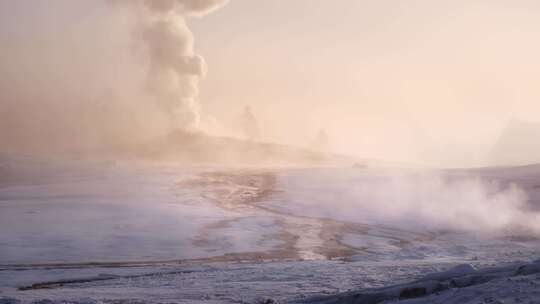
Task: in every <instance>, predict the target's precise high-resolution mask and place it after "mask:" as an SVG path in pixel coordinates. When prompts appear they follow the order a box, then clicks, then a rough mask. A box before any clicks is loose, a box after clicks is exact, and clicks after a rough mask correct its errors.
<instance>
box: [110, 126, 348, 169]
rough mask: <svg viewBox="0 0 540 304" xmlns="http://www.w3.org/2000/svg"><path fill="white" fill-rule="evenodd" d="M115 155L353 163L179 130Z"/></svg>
mask: <svg viewBox="0 0 540 304" xmlns="http://www.w3.org/2000/svg"><path fill="white" fill-rule="evenodd" d="M114 153H115V154H120V155H119V156H122V157H127V158H136V159H144V160H158V161H161V160H167V161H177V162H189V163H217V164H243V165H304V164H333V165H336V164H347V165H350V164H353V163H354V159H353V158H350V157H346V156H339V155H332V154H325V153H321V152H317V151H312V150H308V149H302V148H298V147H291V146H286V145H280V144H274V143H264V142H255V141H248V140H242V139H237V138H232V137H224V136H212V135H207V134H205V133H200V132H186V131H181V130H177V131H174V132H172V133H170V134H168V135H167V136H163V137H160V138H156V139H154V140H152V141H149V142H146V143H143V144H135V145H130V146H122V147H118V148H116V149H115V151H114Z"/></svg>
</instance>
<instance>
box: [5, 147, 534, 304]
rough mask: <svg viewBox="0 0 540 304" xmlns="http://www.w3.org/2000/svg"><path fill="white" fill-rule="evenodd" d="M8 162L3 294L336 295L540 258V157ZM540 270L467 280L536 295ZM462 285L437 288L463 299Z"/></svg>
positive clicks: (151, 297) (126, 297) (116, 297)
mask: <svg viewBox="0 0 540 304" xmlns="http://www.w3.org/2000/svg"><path fill="white" fill-rule="evenodd" d="M0 173H2V174H1V177H0V303H2V302H5V303H9V301H12V300H13V299H17V300H20V301H23V302H32V301H37V300H43V299H50V300H54V301H58V302H61V301H75V302H85V303H86V302H87V303H97V302H114V303H116V302H124V301H127V302H152V303H158V302H160V303H164V302H168V303H169V302H178V303H243V302H244V303H257V302H261V301H262V302H264V301H265V299H270V298H271V299H274V300H277V301H280V302H302V301H303V303H310V301H315V300H314V299H324V301H327V302H325V303H331V302H328V301H330V300H328V299H333V300H335V299H339V297H338V296H335V295H342V294H344V295H346V294H347V292H348V291H349V293H350V292H353V293H354V292H362V291H363V290H372V289H374V288H382V287H383V286H387V285H395V284H402V283H406V282H409V281H413V280H417V279H420V278H422V277H424V276H425V275H426V274H428V273H432V272H437V271H443V270H446V269H449V268H451V267H453V266H455V265H458V264H463V263H468V264H471V265H474V266H475V267H479V268H482V267H488V266H490V267H493V266H497V267H502V266H504V265H510V266H509V267H518V266H519V265H522V263H526V262H531V261H533V260H535V259H537V258H538V257H540V240H539V239H538V238H537V237H536V236H537V235H538V232H539V231H540V230H539V226H538V225H539V223H540V221H539V220H538V219H539V217H538V210H540V202H539V201H538V200H539V199H540V195H539V193H540V192H539V191H540V167H538V166H529V167H519V168H488V169H474V170H473V169H470V170H458V169H456V170H444V171H425V170H424V171H417V170H405V169H389V168H386V169H382V168H378V169H374V168H364V167H354V166H351V167H347V168H231V167H228V168H223V167H222V168H220V167H186V166H179V165H173V164H151V165H149V164H128V163H119V162H80V161H75V160H71V161H66V160H62V161H60V160H50V159H35V158H24V157H17V158H13V157H2V158H0ZM518 261H519V263H521V264H518V266H516V264H513V263H516V262H518ZM512 274H514V273H512ZM535 275H536V274H534V273H533V274H527V275H524V276H522V275H520V276H514V275H512V276H507V277H506V276H505V277H503V276H501V277H499V278H497V279H494V280H492V281H490V282H488V283H485V284H476V285H474V286H470V287H466V288H464V289H463V290H464V292H467V293H469V294H471V295H477V294H480V291H477V290H479V289H481V288H483V287H482V286H486V289H485V290H484V289H482V290H483V291H482V292H484V291H485V293H486V294H483V295H482V296H483V297H486V299H487V298H489V297H490V294H493V295H494V297H495V298H496V297H501V296H500V295H499V296H497V295H496V292H499V293H500V290H502V289H503V288H506V286H507V287H508V288H510V289H511V290H516V288H521V289H520V290H524V291H525V290H527V292H529V293H528V297H529V299H535V298H534V297H535V296H534V295H535V294H536V292H537V291H538V289H537V287H536V283H535V282H536V281H537V279H536V276H535ZM505 282H507V283H505ZM523 282H528V283H523ZM530 282H532V283H530ZM527 284H528V285H527ZM524 285H526V286H525V287H524ZM497 286H498V287H497ZM456 290H458V291H456ZM460 290H462V289H461V288H459V289H456V288H451V289H450V288H449V289H447V290H444V291H443V292H441V293H440V295H429V297H430V299H433V302H435V303H437V301H439V299H441V300H440V301H439V302H440V303H454V302H451V300H450V299H451V298H452V297H455V296H451V295H452V292H454V293H455V292H461V291H460ZM490 290H492V291H493V292H491V291H490ZM324 295H329V296H331V297H330V298H328V297H322V298H321V296H324ZM435 297H440V298H437V299H435ZM2 299H3V300H2ZM343 299H345V298H343ZM426 299H427V298H426ZM463 299H465V298H463ZM478 299H479V298H474V297H473V296H470V297H469V298H467V301H471V302H470V303H478V301H477V300H478ZM505 299H506V300H507V301H508V300H509V299H510V298H509V297H508V296H507V297H506V298H505ZM333 300H332V301H333ZM416 300H417V301H423V300H422V299H421V298H419V299H416ZM510 300H512V301H514V300H515V298H511V299H510ZM409 301H412V300H409ZM474 301H476V302H474ZM531 301H532V300H531ZM332 303H338V302H332ZM366 303H367V302H366ZM413 303H416V302H413ZM421 303H431V302H421ZM455 303H466V301H465V300H464V301H462V302H459V301H458V302H455ZM480 303H481V302H480ZM505 303H506V302H505Z"/></svg>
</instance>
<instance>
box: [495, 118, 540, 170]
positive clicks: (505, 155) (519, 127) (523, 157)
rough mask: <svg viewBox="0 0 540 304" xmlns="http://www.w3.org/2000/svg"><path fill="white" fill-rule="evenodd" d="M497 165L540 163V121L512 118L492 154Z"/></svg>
mask: <svg viewBox="0 0 540 304" xmlns="http://www.w3.org/2000/svg"><path fill="white" fill-rule="evenodd" d="M490 161H491V163H492V164H496V165H525V164H531V163H540V123H530V122H525V121H520V120H516V119H514V120H511V121H510V122H509V123H508V125H507V126H506V128H505V129H504V130H503V132H502V134H501V136H500V137H499V139H498V141H497V142H496V143H495V145H494V147H493V149H492V150H491V154H490Z"/></svg>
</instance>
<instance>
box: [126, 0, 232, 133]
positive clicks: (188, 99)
mask: <svg viewBox="0 0 540 304" xmlns="http://www.w3.org/2000/svg"><path fill="white" fill-rule="evenodd" d="M227 2H228V0H145V1H137V2H131V1H126V2H125V5H124V7H127V8H129V9H131V10H133V12H135V15H136V18H137V20H136V22H137V31H136V33H137V34H136V35H135V36H136V39H137V42H138V43H140V44H141V45H142V46H143V48H144V50H145V54H146V56H147V60H148V62H147V65H148V66H147V72H148V74H147V80H146V82H147V83H146V89H147V90H148V92H149V93H150V95H151V96H152V98H153V99H154V100H155V103H156V104H157V105H158V106H159V107H160V108H161V109H162V110H163V111H164V112H165V113H166V114H167V115H168V116H169V117H170V120H171V124H172V127H173V128H193V127H197V125H198V124H199V121H200V115H199V105H198V102H197V97H198V94H199V92H198V84H199V80H200V79H201V77H203V76H204V75H205V73H206V63H205V61H204V58H203V57H201V56H200V55H198V54H195V52H194V49H193V43H194V38H193V34H192V32H191V31H190V30H189V28H188V26H187V24H186V19H187V18H189V17H202V16H204V15H206V14H209V13H211V12H212V11H214V10H216V9H218V8H220V7H222V6H223V5H225V4H226V3H227Z"/></svg>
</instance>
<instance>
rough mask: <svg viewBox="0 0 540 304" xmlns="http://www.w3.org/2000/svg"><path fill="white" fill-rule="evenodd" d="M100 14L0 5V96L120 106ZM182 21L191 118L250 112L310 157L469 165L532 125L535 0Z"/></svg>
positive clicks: (118, 56)
mask: <svg viewBox="0 0 540 304" xmlns="http://www.w3.org/2000/svg"><path fill="white" fill-rule="evenodd" d="M110 10H111V9H110V6H109V5H108V4H106V3H105V2H101V1H76V2H71V1H66V0H51V1H30V0H22V1H15V0H13V1H2V2H0V35H1V36H0V38H1V39H2V42H3V45H4V47H3V48H2V55H1V56H0V64H1V67H2V70H3V71H4V73H3V76H2V78H1V80H2V82H1V83H0V85H2V86H3V87H9V88H11V89H12V90H15V89H13V87H14V86H13V83H18V84H20V85H21V86H25V85H28V87H27V88H25V89H29V90H36V89H35V87H39V86H40V85H43V86H44V87H47V89H46V90H41V91H39V95H40V96H44V95H45V97H44V99H47V98H49V99H54V100H59V99H61V98H53V97H54V96H55V94H56V93H55V92H56V91H55V90H53V89H50V87H49V86H48V85H47V84H48V83H53V82H54V81H56V83H64V89H66V90H67V88H69V90H72V91H73V92H74V93H73V95H76V96H79V95H80V96H82V97H81V98H79V99H84V97H87V95H92V96H109V95H108V94H109V92H110V91H114V92H115V93H114V94H112V95H115V96H116V97H115V98H117V99H122V98H124V97H125V96H124V95H130V93H126V92H127V91H130V90H132V89H133V87H132V83H131V81H128V80H131V78H132V77H133V76H132V75H133V73H132V71H133V70H137V67H129V68H126V66H127V65H129V63H128V62H127V61H128V60H127V59H125V58H126V57H128V56H129V54H128V53H127V51H128V48H129V39H128V38H129V37H128V36H129V35H128V33H129V31H128V30H126V29H125V28H123V26H124V25H125V24H124V23H123V22H122V21H121V20H120V19H118V16H117V15H115V14H113V13H111V12H110ZM188 23H189V26H190V28H191V29H192V31H193V33H194V36H195V40H196V41H195V49H196V51H197V53H199V54H201V55H203V56H204V57H205V58H206V61H207V63H208V75H207V77H206V79H204V80H203V81H202V83H201V86H200V94H201V95H200V103H201V108H202V112H203V116H204V117H213V118H215V120H216V121H217V122H218V124H219V125H221V126H223V127H222V128H223V129H228V128H231V126H232V125H234V119H235V118H237V117H238V114H239V113H240V112H241V110H242V108H243V106H244V105H251V106H252V108H253V112H254V113H255V115H256V116H257V117H258V119H259V120H260V125H261V126H260V129H261V132H262V135H263V138H264V139H265V140H269V141H276V142H282V143H289V144H296V145H309V142H311V141H312V139H313V138H314V137H315V135H316V134H317V132H318V131H319V130H320V129H325V130H326V131H327V133H328V134H329V137H330V141H331V145H332V147H333V149H334V150H335V151H336V152H342V153H347V154H353V155H357V156H362V157H370V158H383V159H394V160H403V161H411V162H421V163H430V164H435V165H445V166H469V165H483V164H486V163H488V161H489V159H490V151H491V149H492V147H493V145H494V144H495V143H496V142H497V139H498V138H499V136H500V134H501V132H502V130H503V129H504V127H505V126H506V124H507V123H508V122H509V121H510V120H511V119H518V120H524V121H530V122H540V103H539V100H540V86H538V81H539V79H540V77H539V76H540V75H539V74H540V59H539V56H538V55H537V54H540V42H539V40H538V33H539V32H540V3H539V2H538V1H526V0H521V1H510V0H505V1H503V0H492V1H487V0H469V1H433V0H411V1H397V0H394V1H389V0H373V1H358V0H337V1H330V0H292V1H274V0H256V1H254V0H231V1H230V3H229V4H228V5H227V6H226V7H224V8H222V9H221V10H219V11H217V12H215V13H213V14H211V15H208V16H206V17H204V18H201V19H190V20H189V21H188ZM119 51H122V52H119ZM29 76H30V77H29ZM14 79H15V80H17V81H15V80H14ZM51 79H52V80H51ZM75 79H77V80H81V79H83V81H75ZM104 79H106V80H107V81H104ZM22 80H24V81H22ZM65 82H69V83H70V84H71V85H70V86H65ZM44 83H45V84H44ZM104 92H105V93H104ZM25 94H28V93H27V92H26V93H25ZM6 100H7V99H6V96H3V100H2V102H3V103H5V102H6ZM62 102H64V101H62ZM89 102H92V101H89ZM24 107H25V108H24V109H23V110H21V111H19V112H25V111H26V109H31V112H40V111H41V110H42V109H41V108H40V107H41V103H38V102H30V104H27V105H24ZM10 109H11V110H10V111H12V109H13V107H12V108H10ZM19 110H20V109H19ZM6 113H7V112H6V111H4V113H3V115H8V114H6ZM9 116H13V115H12V113H10V114H9ZM16 124H17V122H16V121H15V122H13V123H12V124H11V125H10V128H13V125H16ZM148 124H159V122H158V120H152V119H148ZM532 126H534V125H532ZM536 132H538V131H536ZM518 136H519V135H518ZM523 140H525V141H528V140H529V138H528V137H527V138H524V139H523ZM535 157H536V156H535V155H531V158H530V159H522V160H521V161H523V162H528V161H538V160H539V159H535Z"/></svg>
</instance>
